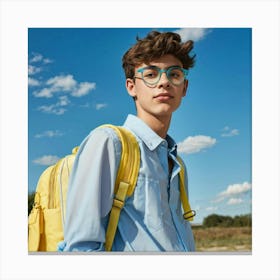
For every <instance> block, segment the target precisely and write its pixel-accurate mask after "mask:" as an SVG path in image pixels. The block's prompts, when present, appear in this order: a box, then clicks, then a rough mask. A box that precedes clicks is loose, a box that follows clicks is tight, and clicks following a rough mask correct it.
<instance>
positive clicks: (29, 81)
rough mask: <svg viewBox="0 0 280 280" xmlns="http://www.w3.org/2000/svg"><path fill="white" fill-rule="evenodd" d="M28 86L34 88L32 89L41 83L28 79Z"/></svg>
mask: <svg viewBox="0 0 280 280" xmlns="http://www.w3.org/2000/svg"><path fill="white" fill-rule="evenodd" d="M28 85H29V86H32V87H35V86H39V85H40V82H39V81H38V80H36V79H33V78H30V77H28Z"/></svg>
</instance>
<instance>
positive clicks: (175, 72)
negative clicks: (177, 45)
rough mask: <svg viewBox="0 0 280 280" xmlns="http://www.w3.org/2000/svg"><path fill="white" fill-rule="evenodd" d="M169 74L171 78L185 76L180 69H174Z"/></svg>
mask: <svg viewBox="0 0 280 280" xmlns="http://www.w3.org/2000/svg"><path fill="white" fill-rule="evenodd" d="M169 76H170V77H171V78H181V77H182V76H183V72H182V71H181V70H180V69H172V70H171V71H170V72H169Z"/></svg>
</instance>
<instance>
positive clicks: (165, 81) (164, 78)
mask: <svg viewBox="0 0 280 280" xmlns="http://www.w3.org/2000/svg"><path fill="white" fill-rule="evenodd" d="M161 86H167V87H169V86H170V81H169V80H168V77H167V73H166V72H162V73H161V76H160V79H159V81H158V87H161Z"/></svg>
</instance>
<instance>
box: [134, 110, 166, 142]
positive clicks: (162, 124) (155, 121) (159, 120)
mask: <svg viewBox="0 0 280 280" xmlns="http://www.w3.org/2000/svg"><path fill="white" fill-rule="evenodd" d="M137 116H138V117H139V118H140V119H141V120H142V121H144V122H145V123H146V124H147V125H148V126H149V127H150V128H151V129H152V130H153V131H154V132H155V133H157V134H158V135H159V136H160V137H161V138H163V139H165V137H166V135H167V131H168V129H169V125H170V121H171V116H163V117H159V116H153V115H148V116H147V115H142V114H139V113H138V114H137Z"/></svg>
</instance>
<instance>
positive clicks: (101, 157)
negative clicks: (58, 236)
mask: <svg viewBox="0 0 280 280" xmlns="http://www.w3.org/2000/svg"><path fill="white" fill-rule="evenodd" d="M124 127H125V128H127V129H129V130H130V131H131V132H132V133H133V134H134V135H135V136H136V138H137V141H138V143H139V146H140V152H141V162H140V170H139V175H138V180H137V185H136V187H135V191H134V193H133V195H132V196H131V197H129V198H128V199H127V201H126V203H125V206H124V208H123V210H122V212H121V215H120V219H119V224H118V229H117V233H116V236H115V240H114V243H113V247H112V251H138V252H140V251H142V252H143V251H144V252H159V251H194V250H195V245H194V239H193V234H192V230H191V226H190V223H189V222H188V221H186V220H184V219H183V216H182V213H183V212H182V206H181V200H180V193H179V176H178V175H179V171H180V165H179V163H178V161H177V160H176V153H177V151H176V143H175V142H174V140H173V139H172V138H171V137H169V136H167V137H166V139H162V138H161V137H159V136H158V135H157V134H156V133H155V132H154V131H153V130H152V129H151V128H150V127H149V126H147V125H146V124H145V123H144V122H143V121H142V120H141V119H139V118H138V117H135V116H132V115H129V116H128V117H127V120H126V121H125V123H124ZM120 156H121V144H120V141H119V139H118V137H117V135H116V134H115V132H114V130H112V129H110V128H104V127H103V128H97V129H95V130H93V131H92V132H91V133H90V134H89V136H88V137H87V138H86V139H85V140H84V141H83V142H82V144H81V146H80V149H79V152H78V154H77V156H76V159H75V163H74V166H73V171H72V175H71V179H70V185H69V190H68V196H67V206H66V207H67V208H66V220H65V227H64V241H63V242H61V243H59V247H58V250H59V251H87V252H90V251H104V242H105V232H106V225H107V223H108V214H109V212H110V210H111V207H112V200H113V190H114V184H115V178H116V174H117V170H118V166H119V162H120ZM168 157H169V159H171V160H172V161H173V170H172V172H171V173H169V167H168ZM185 174H187V172H185ZM185 176H186V178H185V180H186V187H187V175H185ZM187 193H188V190H187Z"/></svg>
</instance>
